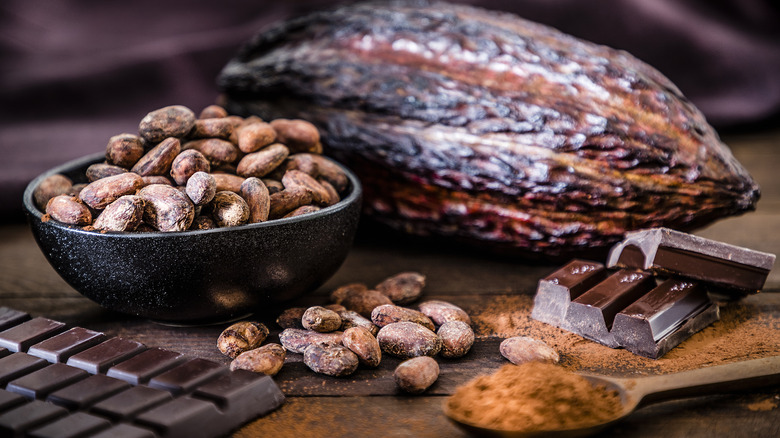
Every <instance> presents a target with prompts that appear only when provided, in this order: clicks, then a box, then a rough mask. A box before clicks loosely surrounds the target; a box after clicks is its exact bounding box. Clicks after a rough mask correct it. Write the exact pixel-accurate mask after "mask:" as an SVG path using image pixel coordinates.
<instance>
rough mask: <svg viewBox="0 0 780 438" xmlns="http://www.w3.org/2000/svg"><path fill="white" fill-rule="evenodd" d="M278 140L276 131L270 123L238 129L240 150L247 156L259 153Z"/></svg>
mask: <svg viewBox="0 0 780 438" xmlns="http://www.w3.org/2000/svg"><path fill="white" fill-rule="evenodd" d="M275 140H276V131H274V128H272V127H271V125H269V124H268V123H265V122H257V123H250V124H248V125H244V126H241V127H240V128H239V129H238V149H239V150H240V151H241V152H244V153H246V154H249V153H252V152H257V151H259V150H260V149H262V148H264V147H266V146H268V145H270V144H272V143H273V142H274V141H275Z"/></svg>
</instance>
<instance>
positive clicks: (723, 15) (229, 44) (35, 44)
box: [0, 0, 780, 221]
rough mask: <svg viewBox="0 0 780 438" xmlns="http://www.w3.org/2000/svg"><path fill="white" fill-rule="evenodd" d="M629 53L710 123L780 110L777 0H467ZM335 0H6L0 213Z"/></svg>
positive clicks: (197, 102)
mask: <svg viewBox="0 0 780 438" xmlns="http://www.w3.org/2000/svg"><path fill="white" fill-rule="evenodd" d="M462 2H464V3H472V4H479V5H481V6H484V7H486V8H490V9H499V10H506V11H510V12H514V13H517V14H518V15H521V16H524V17H526V18H529V19H532V20H535V21H539V22H542V23H547V24H551V25H553V26H555V27H557V28H559V29H561V30H564V31H566V32H569V33H571V34H573V35H576V36H579V37H582V38H585V39H589V40H592V41H595V42H598V43H603V44H607V45H610V46H613V47H617V48H621V49H625V50H628V51H629V52H631V53H633V54H634V55H636V56H638V57H639V58H640V59H643V60H644V61H646V62H649V63H650V64H652V65H654V66H655V67H657V68H658V69H659V70H661V71H662V72H663V73H665V74H666V75H667V76H669V78H670V79H672V81H673V82H675V83H676V84H677V85H678V86H679V87H680V89H681V90H682V91H683V92H684V93H685V94H686V95H687V96H688V97H689V98H690V99H691V100H692V101H693V102H694V103H695V104H697V105H698V106H699V107H700V108H701V109H702V110H703V111H704V113H705V114H706V115H707V117H708V119H709V120H710V122H712V123H713V124H714V125H715V126H716V127H718V128H722V129H725V128H731V127H738V126H743V125H745V124H753V123H756V122H762V121H763V122H766V121H767V120H774V119H776V117H777V115H778V113H780V26H778V23H780V6H777V5H776V3H775V2H773V1H771V0H698V1H697V0H652V1H644V0H622V1H621V0H613V1H603V2H586V1H581V0H580V1H577V0H483V1H479V0H471V1H468V0H466V1H462ZM335 3H337V2H335V1H324V0H292V1H288V2H283V3H280V2H274V3H271V4H268V3H266V2H246V1H239V0H222V1H204V2H192V1H184V0H170V1H162V2H161V1H152V0H138V1H134V2H121V3H117V2H101V1H96V0H61V1H57V2H31V1H26V0H4V1H3V2H2V4H1V5H0V103H1V105H0V151H1V152H2V159H0V185H1V187H2V190H0V218H2V220H4V221H7V220H19V219H21V217H22V216H21V193H22V191H23V189H24V186H25V185H26V184H27V183H28V182H29V181H30V180H31V179H32V178H33V177H35V176H36V175H37V174H38V173H40V172H42V171H43V170H46V169H48V168H50V167H53V166H55V165H58V164H61V163H63V162H65V161H67V160H69V159H72V158H76V157H79V156H82V155H85V154H88V153H92V152H98V151H102V150H103V148H104V147H105V144H106V141H107V139H108V138H109V137H110V136H111V135H114V134H117V133H120V132H133V131H134V130H135V129H136V128H137V124H138V121H139V120H140V119H141V117H143V115H144V114H146V113H147V112H149V111H150V110H153V109H156V108H159V107H161V106H165V105H171V104H183V105H187V106H190V107H191V108H193V109H194V110H196V111H198V110H199V109H200V108H202V107H203V106H205V105H208V104H209V103H212V102H213V101H214V99H215V98H216V95H217V92H216V87H215V85H214V79H215V77H216V75H217V74H218V72H219V70H220V69H221V67H222V66H223V65H224V64H225V62H226V61H227V60H228V59H229V58H230V57H231V56H232V55H233V54H234V53H235V51H236V49H237V48H238V46H239V45H240V44H241V43H242V42H243V41H244V40H246V39H247V38H249V37H250V36H251V35H252V34H254V33H256V32H257V31H258V30H259V29H261V28H262V27H263V26H265V25H267V24H269V23H272V22H274V21H277V20H281V19H284V18H285V17H289V16H293V15H296V14H300V13H303V12H304V11H306V10H310V9H313V8H316V7H322V6H325V5H332V4H335Z"/></svg>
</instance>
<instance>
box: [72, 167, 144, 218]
mask: <svg viewBox="0 0 780 438" xmlns="http://www.w3.org/2000/svg"><path fill="white" fill-rule="evenodd" d="M143 185H144V180H143V179H141V177H140V176H138V175H137V174H136V173H133V172H127V173H121V174H119V175H114V176H109V177H106V178H101V179H99V180H97V181H95V182H92V183H89V184H88V185H87V186H86V187H84V188H83V189H82V190H81V192H80V193H79V198H80V199H81V200H82V201H84V203H85V204H87V205H88V206H90V207H91V208H94V209H95V210H102V209H104V208H106V206H107V205H108V204H110V203H112V202H114V201H116V200H117V199H119V198H120V197H121V196H124V195H132V194H135V192H136V191H137V190H138V189H140V188H141V187H142V186H143Z"/></svg>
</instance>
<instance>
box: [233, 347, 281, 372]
mask: <svg viewBox="0 0 780 438" xmlns="http://www.w3.org/2000/svg"><path fill="white" fill-rule="evenodd" d="M286 356H287V352H286V351H285V349H284V347H282V346H281V345H279V344H266V345H263V346H262V347H259V348H255V349H254V350H249V351H245V352H243V353H241V354H239V355H238V357H236V358H235V359H234V360H233V362H230V371H235V370H247V371H252V372H254V373H261V374H265V375H267V376H275V375H276V373H278V372H279V370H281V369H282V366H283V365H284V358H285V357H286Z"/></svg>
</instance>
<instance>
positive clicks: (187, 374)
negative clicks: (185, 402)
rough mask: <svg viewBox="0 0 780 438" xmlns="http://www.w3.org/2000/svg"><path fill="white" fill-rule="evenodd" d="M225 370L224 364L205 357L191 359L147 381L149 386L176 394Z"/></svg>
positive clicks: (190, 389)
mask: <svg viewBox="0 0 780 438" xmlns="http://www.w3.org/2000/svg"><path fill="white" fill-rule="evenodd" d="M226 371H227V369H226V368H225V367H224V366H222V365H220V364H218V363H216V362H212V361H210V360H206V359H192V360H190V361H189V362H185V363H183V364H181V365H179V366H177V367H176V368H173V369H171V370H169V371H166V372H164V373H162V374H160V375H159V376H157V377H154V378H153V379H152V380H150V381H149V386H150V387H152V388H158V389H164V390H166V391H170V392H171V393H172V394H174V395H178V394H183V393H185V392H190V391H192V390H193V389H194V388H195V387H196V386H198V385H201V384H203V383H205V382H207V381H209V380H211V379H214V378H216V377H217V376H219V375H221V374H224V373H225V372H226Z"/></svg>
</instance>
